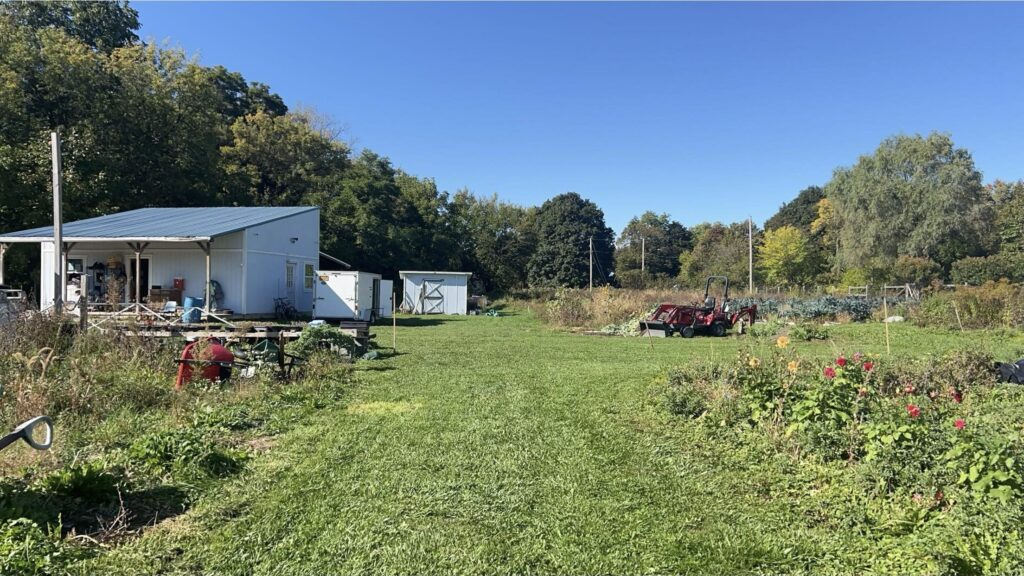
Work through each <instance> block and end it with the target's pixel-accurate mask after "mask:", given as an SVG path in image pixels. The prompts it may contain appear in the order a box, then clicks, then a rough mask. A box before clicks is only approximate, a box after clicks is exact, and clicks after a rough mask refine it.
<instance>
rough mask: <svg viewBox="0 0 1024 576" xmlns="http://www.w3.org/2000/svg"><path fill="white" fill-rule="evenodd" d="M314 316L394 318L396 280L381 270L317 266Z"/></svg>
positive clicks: (369, 318) (332, 317)
mask: <svg viewBox="0 0 1024 576" xmlns="http://www.w3.org/2000/svg"><path fill="white" fill-rule="evenodd" d="M313 292H314V293H313V318H318V319H325V320H327V319H331V320H361V321H363V322H372V321H373V320H376V319H377V318H390V317H391V310H392V307H393V305H394V304H393V302H394V283H393V282H392V281H391V280H384V279H382V278H381V276H380V274H374V273H372V272H359V271H356V270H317V271H316V282H315V283H314V289H313Z"/></svg>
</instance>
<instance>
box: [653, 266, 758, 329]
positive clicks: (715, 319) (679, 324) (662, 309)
mask: <svg viewBox="0 0 1024 576" xmlns="http://www.w3.org/2000/svg"><path fill="white" fill-rule="evenodd" d="M716 280H721V281H722V283H723V285H724V289H723V293H722V301H721V302H720V303H718V302H716V301H715V297H714V296H711V283H712V282H714V281H716ZM744 318H746V319H747V320H748V324H753V323H754V320H756V319H757V304H752V305H750V306H747V307H745V308H740V309H738V310H733V309H731V307H730V305H729V279H728V278H726V277H725V276H709V277H708V280H707V283H706V284H705V285H704V302H703V303H702V304H698V305H695V306H680V305H677V304H662V305H660V306H658V309H657V310H655V311H654V314H651V317H650V318H648V319H647V320H641V321H640V328H641V329H642V330H643V332H642V334H643V335H644V336H657V337H658V338H667V337H669V336H671V335H672V334H679V335H680V336H682V337H683V338H693V337H694V335H696V334H697V333H702V334H710V335H712V336H725V333H726V332H728V331H729V329H730V328H732V327H733V326H735V325H736V323H737V322H740V321H742V320H743V319H744Z"/></svg>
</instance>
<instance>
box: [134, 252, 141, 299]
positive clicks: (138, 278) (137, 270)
mask: <svg viewBox="0 0 1024 576" xmlns="http://www.w3.org/2000/svg"><path fill="white" fill-rule="evenodd" d="M134 248H135V313H136V314H138V313H139V312H140V311H141V310H142V308H141V304H142V243H141V242H140V243H138V244H136V245H135V246H134Z"/></svg>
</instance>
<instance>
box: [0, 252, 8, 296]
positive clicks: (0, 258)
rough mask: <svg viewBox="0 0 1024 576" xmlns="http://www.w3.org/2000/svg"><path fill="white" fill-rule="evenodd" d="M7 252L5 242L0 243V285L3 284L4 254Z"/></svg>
mask: <svg viewBox="0 0 1024 576" xmlns="http://www.w3.org/2000/svg"><path fill="white" fill-rule="evenodd" d="M6 254H7V244H0V286H3V285H4V256H5V255H6Z"/></svg>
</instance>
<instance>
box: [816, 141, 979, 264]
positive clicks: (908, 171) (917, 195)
mask: <svg viewBox="0 0 1024 576" xmlns="http://www.w3.org/2000/svg"><path fill="white" fill-rule="evenodd" d="M825 192H826V195H827V196H828V198H829V199H830V200H831V201H832V203H833V205H834V207H835V210H836V214H837V216H838V219H839V222H840V224H841V226H840V230H839V234H840V250H839V251H840V257H841V259H842V263H843V264H844V265H846V266H864V265H865V264H866V263H867V262H868V261H869V260H871V259H877V260H878V261H879V262H894V261H895V260H896V258H898V257H899V256H916V257H924V258H931V259H932V260H935V261H936V262H939V263H940V264H942V265H943V267H945V268H947V269H948V267H949V266H950V265H951V264H952V263H953V262H954V261H956V260H958V259H960V258H963V257H964V256H969V255H975V254H979V253H982V252H983V250H984V248H985V245H986V235H987V230H986V227H987V223H988V222H990V221H991V212H990V210H991V206H990V203H989V202H988V198H987V197H986V194H985V191H984V188H983V187H982V185H981V174H980V173H979V172H978V170H977V169H975V166H974V160H973V159H972V158H971V154H970V152H968V151H967V150H965V149H963V148H957V147H955V146H954V145H953V141H952V140H951V139H950V137H949V136H948V135H945V134H938V133H932V134H930V135H928V136H926V137H925V136H919V135H918V136H902V135H901V136H895V137H892V138H888V139H886V140H885V141H883V142H882V144H881V145H880V146H879V147H878V149H877V150H876V151H875V152H874V154H871V155H869V156H862V157H861V158H860V160H859V161H858V162H857V163H856V164H855V165H854V166H853V167H851V168H841V169H839V170H836V172H835V174H834V176H833V178H832V180H831V181H830V182H829V183H828V185H827V186H826V187H825Z"/></svg>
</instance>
